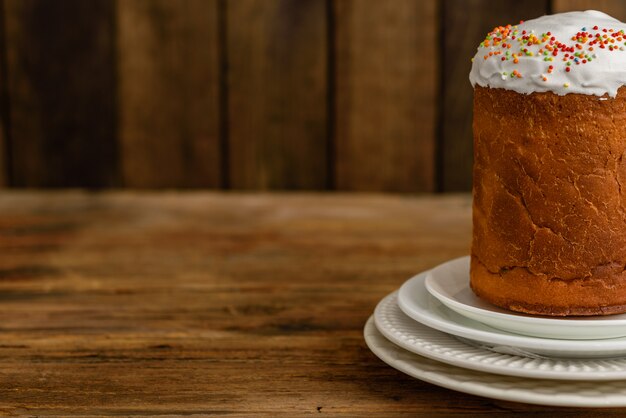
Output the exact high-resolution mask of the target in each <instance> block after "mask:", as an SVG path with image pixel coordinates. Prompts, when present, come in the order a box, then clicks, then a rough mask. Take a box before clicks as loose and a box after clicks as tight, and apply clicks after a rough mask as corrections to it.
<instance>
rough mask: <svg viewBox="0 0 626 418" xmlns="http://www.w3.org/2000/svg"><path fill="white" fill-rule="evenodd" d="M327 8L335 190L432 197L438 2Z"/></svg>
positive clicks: (349, 0) (347, 0)
mask: <svg viewBox="0 0 626 418" xmlns="http://www.w3.org/2000/svg"><path fill="white" fill-rule="evenodd" d="M333 4H334V5H335V15H336V17H335V20H336V27H335V32H336V40H335V50H336V61H335V71H336V83H335V85H336V92H335V96H336V129H335V141H336V145H335V148H336V159H337V162H336V173H337V186H338V188H339V189H345V190H388V191H401V192H412V191H431V190H433V189H434V172H435V165H434V149H435V132H436V129H435V126H436V106H435V103H436V96H437V81H438V77H437V69H438V66H437V64H438V63H437V61H438V60H437V52H436V51H437V49H436V36H437V30H438V23H437V2H436V1H434V0H427V1H418V0H399V1H393V2H384V1H376V2H372V1H364V0H340V1H337V2H334V3H333Z"/></svg>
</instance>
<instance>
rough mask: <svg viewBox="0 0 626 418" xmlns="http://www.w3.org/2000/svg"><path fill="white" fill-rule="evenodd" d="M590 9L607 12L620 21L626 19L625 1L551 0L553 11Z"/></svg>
mask: <svg viewBox="0 0 626 418" xmlns="http://www.w3.org/2000/svg"><path fill="white" fill-rule="evenodd" d="M590 9H591V10H599V11H601V12H604V13H607V14H609V15H611V16H613V17H614V18H616V19H618V20H621V21H622V22H625V21H626V3H625V2H624V1H622V0H552V10H553V11H554V13H561V12H569V11H572V10H590Z"/></svg>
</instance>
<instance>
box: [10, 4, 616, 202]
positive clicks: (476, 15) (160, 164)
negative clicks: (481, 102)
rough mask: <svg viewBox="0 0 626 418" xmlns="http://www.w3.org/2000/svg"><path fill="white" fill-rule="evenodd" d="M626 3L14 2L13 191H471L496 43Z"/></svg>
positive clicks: (12, 52) (611, 12)
mask: <svg viewBox="0 0 626 418" xmlns="http://www.w3.org/2000/svg"><path fill="white" fill-rule="evenodd" d="M589 8H594V9H598V10H603V11H606V12H607V13H609V14H612V15H614V16H615V17H617V18H619V19H621V20H626V3H625V2H623V1H621V0H595V1H590V0H498V1H495V0H393V1H392V0H387V1H380V0H115V1H113V0H90V1H88V2H87V1H83V0H64V1H62V2H59V1H56V0H0V106H1V109H0V186H11V187H95V188H100V187H134V188H194V187H195V188H199V187H201V188H214V189H252V190H269V189H280V190H357V191H391V192H432V191H461V190H469V188H470V187H471V164H472V160H471V154H472V139H471V100H472V89H471V86H470V85H469V82H468V80H467V75H468V72H469V68H470V61H469V59H470V57H471V56H472V55H473V53H474V50H475V48H476V45H477V44H478V43H479V42H480V40H481V39H482V37H483V36H484V34H485V33H486V32H487V31H488V30H490V29H491V28H492V27H493V26H495V25H498V24H503V23H510V22H516V21H517V20H520V19H529V18H533V17H536V16H539V15H542V14H545V13H549V12H551V11H554V12H558V11H566V10H575V9H579V10H580V9H583V10H584V9H589Z"/></svg>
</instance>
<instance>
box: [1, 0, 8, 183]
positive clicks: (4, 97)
mask: <svg viewBox="0 0 626 418" xmlns="http://www.w3.org/2000/svg"><path fill="white" fill-rule="evenodd" d="M5 21H6V16H5V13H4V1H3V0H0V187H6V186H7V185H8V183H9V167H8V164H9V163H10V161H9V160H8V159H7V146H8V138H7V137H8V135H7V134H8V121H9V108H8V106H9V97H8V89H7V72H6V71H7V68H6V65H7V60H6V47H5V45H6V42H5V34H6V30H5Z"/></svg>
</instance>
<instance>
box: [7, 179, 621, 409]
mask: <svg viewBox="0 0 626 418" xmlns="http://www.w3.org/2000/svg"><path fill="white" fill-rule="evenodd" d="M470 203H471V202H470V197H469V196H467V195H461V196H438V197H399V196H382V195H346V194H271V195H269V194H231V193H229V194H219V193H175V192H167V193H144V192H104V193H85V192H78V191H68V192H65V191H61V192H34V191H11V192H2V193H0V254H1V256H0V414H1V415H60V416H68V415H81V416H93V415H118V416H119V415H124V416H126V415H143V416H146V415H148V416H152V415H191V414H199V415H204V414H206V415H235V416H241V415H243V416H258V415H269V416H294V415H300V414H313V415H320V414H327V415H350V416H355V415H357V416H358V415H368V414H369V415H375V416H398V415H403V414H407V415H413V416H415V415H422V416H448V415H449V416H452V415H465V414H468V415H472V414H474V415H475V414H480V415H482V414H490V415H492V416H499V415H502V414H503V413H512V412H521V413H523V414H532V415H533V416H546V417H547V416H553V415H558V414H559V413H562V414H565V415H566V416H581V417H582V416H589V414H590V412H592V411H590V410H577V409H566V408H553V407H542V406H533V405H524V404H518V403H513V402H503V401H496V400H491V399H486V398H481V397H477V396H470V395H465V394H461V393H457V392H453V391H450V390H447V389H442V388H439V387H436V386H433V385H430V384H427V383H424V382H421V381H419V380H415V379H413V378H410V377H408V376H405V375H404V374H402V373H400V372H397V371H396V370H394V369H392V368H391V367H389V366H387V365H385V364H384V363H382V362H381V361H380V360H378V359H377V358H376V357H375V356H374V355H373V354H372V353H371V352H370V351H369V350H368V349H367V347H366V346H365V343H364V341H363V337H362V328H363V325H364V323H365V321H366V320H367V318H368V317H369V315H370V314H371V313H372V311H373V309H374V307H375V305H376V303H377V302H378V301H379V300H380V299H381V298H382V297H383V296H385V295H386V294H388V293H389V292H391V291H393V290H394V289H396V288H397V287H398V286H399V285H400V284H401V283H402V282H403V281H404V280H406V279H407V278H409V277H410V276H411V275H413V274H415V273H416V272H419V271H421V270H424V269H427V268H429V267H432V266H434V265H436V264H437V263H440V262H442V261H444V260H447V259H449V258H452V257H457V256H462V255H464V254H467V253H468V249H469V243H470V234H471V222H470V214H471V208H470ZM603 414H604V415H605V416H611V415H614V416H617V415H618V414H619V410H607V411H603Z"/></svg>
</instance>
